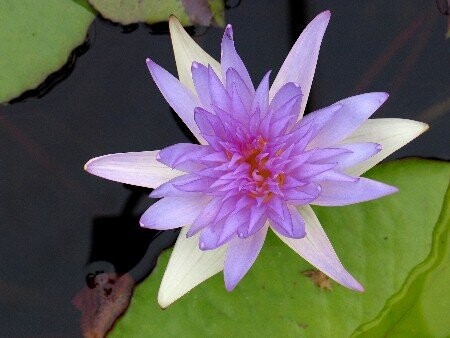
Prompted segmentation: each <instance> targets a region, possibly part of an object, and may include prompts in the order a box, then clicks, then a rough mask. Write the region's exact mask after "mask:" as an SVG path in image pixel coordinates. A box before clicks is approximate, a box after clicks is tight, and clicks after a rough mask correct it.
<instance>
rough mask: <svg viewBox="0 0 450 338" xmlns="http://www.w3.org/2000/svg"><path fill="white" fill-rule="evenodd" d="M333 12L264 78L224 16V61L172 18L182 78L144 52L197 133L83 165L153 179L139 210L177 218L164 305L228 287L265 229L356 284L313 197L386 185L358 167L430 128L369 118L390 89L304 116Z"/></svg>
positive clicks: (359, 193)
mask: <svg viewBox="0 0 450 338" xmlns="http://www.w3.org/2000/svg"><path fill="white" fill-rule="evenodd" d="M329 20H330V12H329V11H326V12H323V13H321V14H319V15H318V16H317V17H316V18H315V19H314V20H313V21H312V22H311V23H310V24H309V25H308V26H307V27H306V29H305V30H304V31H303V33H302V34H301V35H300V37H299V38H298V40H297V42H296V43H295V44H294V46H293V47H292V50H291V51H290V53H289V54H288V56H287V58H286V60H285V62H284V63H283V65H282V67H281V69H280V71H279V72H278V75H277V76H276V77H275V80H274V81H273V83H272V85H271V86H270V81H269V75H270V72H268V73H267V74H266V76H264V78H263V79H262V81H261V83H260V84H259V85H258V86H257V88H256V89H255V87H254V85H253V82H252V80H251V78H250V76H249V73H248V71H247V69H246V68H245V66H244V64H243V62H242V60H241V58H240V57H239V55H238V54H237V52H236V50H235V46H234V42H233V31H232V27H231V26H230V25H228V26H227V27H226V29H225V33H224V35H223V39H222V46H221V47H222V52H221V63H220V64H219V63H218V62H217V61H215V60H214V59H213V58H212V57H210V56H209V55H208V54H207V53H206V52H204V51H203V50H202V49H201V48H200V47H199V46H198V45H197V44H196V43H195V42H194V41H193V40H192V39H191V38H190V37H189V35H188V34H187V33H186V32H185V31H184V29H183V27H181V25H180V24H179V22H178V21H177V20H176V19H175V18H174V17H172V18H170V21H169V24H170V32H171V38H172V43H173V48H174V53H175V59H176V63H177V68H178V75H179V80H178V79H176V78H175V77H174V76H172V75H171V74H170V73H168V72H167V71H166V70H164V69H163V68H161V67H160V66H158V65H157V64H156V63H155V62H153V61H152V60H150V59H147V66H148V68H149V70H150V73H151V75H152V77H153V79H154V81H155V82H156V84H157V86H158V88H159V89H160V91H161V93H162V94H163V96H164V97H165V99H166V100H167V102H168V103H169V104H170V106H171V107H172V108H173V109H174V110H175V112H176V113H177V114H178V115H179V117H180V118H181V119H182V120H183V122H184V123H185V124H186V125H187V126H188V127H189V129H190V130H191V131H192V133H193V134H194V135H195V137H196V138H197V139H198V141H199V143H200V144H189V143H181V144H175V145H172V146H169V147H167V148H165V149H163V150H161V151H157V150H156V151H144V152H137V153H136V152H133V153H120V154H111V155H106V156H101V157H98V158H94V159H92V160H90V161H89V162H88V163H87V164H86V166H85V169H86V170H87V171H88V172H90V173H92V174H94V175H97V176H100V177H104V178H107V179H110V180H113V181H118V182H123V183H128V184H134V185H138V186H143V187H149V188H153V189H154V190H153V192H152V193H151V195H150V197H154V198H161V199H160V200H158V201H157V202H156V203H154V204H153V205H152V206H150V208H149V209H148V210H147V211H146V212H145V213H144V215H143V216H142V218H141V221H140V222H141V225H142V226H144V227H148V228H151V229H172V228H178V227H181V232H180V235H179V237H178V240H177V242H176V244H175V248H174V249H173V253H172V255H171V257H170V260H169V263H168V266H167V269H166V271H165V274H164V277H163V280H162V283H161V287H160V290H159V294H158V301H159V304H160V305H161V306H162V307H167V306H168V305H169V304H171V303H172V302H174V301H175V300H176V299H178V298H179V297H181V296H182V295H184V294H185V293H187V292H189V291H190V290H191V289H192V288H194V287H195V286H196V285H198V284H200V283H201V282H203V281H204V280H206V279H208V278H210V277H211V276H213V275H214V274H216V273H218V272H220V271H222V270H223V271H224V279H225V286H226V288H227V290H232V289H233V288H234V287H235V286H236V284H237V283H238V282H239V281H240V280H241V279H242V278H243V277H244V275H245V274H246V273H247V271H248V270H249V269H250V267H251V266H252V264H253V262H254V261H255V259H256V258H257V256H258V254H259V251H260V250H261V247H262V245H263V243H264V239H265V237H266V233H267V231H268V229H269V228H271V229H272V230H273V231H274V233H275V234H276V235H277V236H278V237H279V238H280V239H281V240H282V241H283V242H285V243H286V244H287V245H288V246H289V247H291V248H292V249H293V250H294V251H295V252H297V253H298V254H299V255H300V256H301V257H303V258H304V259H305V260H307V261H308V262H309V263H311V264H312V265H313V266H315V267H316V268H317V269H319V270H321V271H323V272H324V273H325V274H326V275H328V276H329V277H330V278H332V279H334V280H335V281H336V282H338V283H340V284H342V285H343V286H345V287H347V288H350V289H353V290H357V291H363V287H362V286H361V284H360V283H359V282H358V281H356V279H355V278H353V277H352V276H351V275H350V274H349V273H348V272H347V270H346V269H345V268H344V266H343V265H342V264H341V262H340V261H339V259H338V257H337V255H336V254H335V252H334V250H333V247H332V246H331V244H330V241H329V240H328V238H327V236H326V234H325V232H324V230H323V229H322V227H321V225H320V223H319V220H318V219H317V217H316V216H315V214H314V212H313V210H312V208H311V207H310V206H309V205H310V204H313V205H321V206H342V205H348V204H353V203H358V202H363V201H368V200H373V199H376V198H379V197H382V196H386V195H389V194H392V193H394V192H396V191H397V189H396V188H395V187H392V186H389V185H386V184H384V183H381V182H377V181H374V180H371V179H368V178H364V177H360V175H361V174H363V173H364V172H365V171H367V170H368V169H370V168H371V167H373V166H374V165H375V164H376V163H378V162H380V161H381V160H382V159H384V158H385V157H387V156H388V155H390V154H391V153H392V152H394V151H395V150H397V149H398V148H400V147H402V146H403V145H405V144H406V143H408V142H409V141H411V140H412V139H414V138H415V137H417V136H418V135H420V134H421V133H422V132H424V131H425V130H426V129H427V127H428V126H427V125H426V124H424V123H420V122H416V121H411V120H404V119H391V118H389V119H369V117H370V116H371V115H372V114H373V113H374V112H375V111H376V110H377V109H378V108H379V107H380V106H381V105H382V104H383V102H385V100H386V99H387V97H388V95H387V94H386V93H367V94H361V95H357V96H353V97H349V98H346V99H343V100H341V101H339V102H337V103H335V104H333V105H331V106H329V107H326V108H323V109H320V110H317V111H315V112H312V113H310V114H308V115H306V116H305V117H303V112H304V110H305V106H306V102H307V99H308V95H309V92H310V89H311V84H312V80H313V76H314V71H315V68H316V63H317V58H318V54H319V49H320V45H321V42H322V38H323V35H324V33H325V29H326V27H327V25H328V22H329Z"/></svg>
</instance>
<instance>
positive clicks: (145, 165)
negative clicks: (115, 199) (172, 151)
mask: <svg viewBox="0 0 450 338" xmlns="http://www.w3.org/2000/svg"><path fill="white" fill-rule="evenodd" d="M157 154H158V150H155V151H143V152H134V153H118V154H110V155H104V156H100V157H96V158H93V159H91V160H89V162H87V163H86V164H85V165H84V170H86V171H87V172H89V173H91V174H93V175H96V176H99V177H103V178H106V179H108V180H111V181H116V182H121V183H126V184H132V185H137V186H140V187H146V188H157V187H158V186H160V185H161V184H163V183H165V182H168V181H169V180H171V179H172V178H175V177H178V176H180V175H182V174H183V172H181V171H178V170H174V169H171V168H169V167H167V166H165V165H164V164H162V163H160V162H159V161H157V160H156V156H157Z"/></svg>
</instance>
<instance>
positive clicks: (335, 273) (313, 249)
mask: <svg viewBox="0 0 450 338" xmlns="http://www.w3.org/2000/svg"><path fill="white" fill-rule="evenodd" d="M298 210H299V211H300V213H301V215H302V216H303V219H304V220H305V224H306V237H304V238H301V239H293V238H288V237H284V236H282V235H279V234H277V233H276V234H277V235H278V237H280V239H281V240H282V241H283V242H284V243H286V244H287V245H288V246H289V247H290V248H291V249H292V250H294V251H295V252H296V253H298V254H299V255H300V256H301V257H303V258H304V259H305V260H307V261H308V262H309V263H310V264H312V265H313V266H315V267H316V268H317V269H319V270H320V271H322V272H323V273H325V274H326V275H327V276H329V277H330V278H332V279H334V280H335V281H336V282H338V283H339V284H342V285H344V286H345V287H347V288H350V289H353V290H356V291H361V292H362V291H364V288H363V287H362V285H361V284H359V283H358V281H356V280H355V279H354V278H353V277H352V276H351V275H350V274H349V273H348V272H347V270H345V268H344V267H343V266H342V264H341V262H340V261H339V258H338V257H337V256H336V253H335V252H334V249H333V247H332V246H331V243H330V241H329V240H328V237H327V235H326V234H325V232H324V231H323V229H322V226H321V225H320V222H319V220H318V219H317V217H316V215H315V214H314V211H313V210H312V209H311V207H309V206H304V207H300V208H298Z"/></svg>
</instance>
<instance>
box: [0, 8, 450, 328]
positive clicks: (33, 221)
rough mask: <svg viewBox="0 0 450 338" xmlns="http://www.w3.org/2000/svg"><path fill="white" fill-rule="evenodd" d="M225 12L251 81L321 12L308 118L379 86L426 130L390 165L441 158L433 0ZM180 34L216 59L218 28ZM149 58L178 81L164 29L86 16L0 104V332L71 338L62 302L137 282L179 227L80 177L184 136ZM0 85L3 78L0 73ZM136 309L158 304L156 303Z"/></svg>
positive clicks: (448, 45)
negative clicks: (51, 64) (65, 55)
mask: <svg viewBox="0 0 450 338" xmlns="http://www.w3.org/2000/svg"><path fill="white" fill-rule="evenodd" d="M65 1H70V0H65ZM444 3H445V1H444ZM438 4H440V5H441V9H442V1H438ZM229 5H230V8H227V10H226V12H225V21H226V22H227V23H231V24H232V25H233V29H234V37H235V42H236V46H237V50H238V52H239V53H240V55H241V57H242V59H243V60H244V62H245V64H246V66H247V68H248V69H249V72H250V74H251V76H252V78H253V79H254V82H255V83H259V81H260V80H261V79H262V77H263V76H264V74H265V73H266V72H267V70H270V69H272V70H273V74H276V73H277V71H278V69H279V68H280V66H281V64H282V62H283V61H284V58H285V57H286V55H287V53H288V52H289V50H290V48H291V46H292V45H293V43H294V42H295V40H296V38H297V37H298V35H299V34H300V33H301V31H302V30H303V28H304V27H305V26H306V24H307V23H308V22H310V21H311V20H312V19H313V18H314V17H315V16H316V15H317V14H318V13H320V12H322V11H324V10H327V9H329V10H331V13H332V17H331V22H330V24H329V26H328V29H327V32H326V34H325V38H324V40H323V43H322V48H321V50H320V56H319V61H318V64H317V70H316V73H315V77H314V83H313V86H312V90H311V95H310V98H309V101H308V105H307V109H306V112H311V111H313V110H316V109H319V108H321V107H325V106H328V105H330V104H332V103H334V102H336V101H338V100H340V99H342V98H345V97H349V96H353V95H356V94H360V93H364V92H372V91H383V92H388V93H389V94H390V97H389V100H388V101H387V102H386V103H385V104H384V105H383V106H382V108H381V109H379V110H378V111H377V112H376V114H375V117H377V118H384V117H397V118H405V119H412V120H418V121H422V122H425V123H428V124H429V125H430V126H431V128H430V130H429V131H428V132H427V133H425V134H424V135H422V136H421V137H420V138H418V139H416V140H414V141H412V142H411V143H409V144H408V145H406V146H405V147H403V148H402V149H400V150H399V151H397V152H396V153H395V154H394V155H392V156H390V157H389V159H395V158H404V157H410V156H415V157H423V158H436V159H441V160H448V159H449V157H450V138H449V133H448V130H449V123H450V115H449V112H450V77H449V71H448V70H449V69H450V54H449V53H450V39H446V37H445V35H446V32H447V24H448V23H447V20H448V16H445V15H443V13H442V11H440V10H439V8H438V6H437V5H436V3H435V2H433V1H425V0H414V1H388V0H377V1H358V2H356V1H353V2H349V1H347V2H345V3H344V2H342V1H338V0H327V1H325V0H317V1H295V0H284V1H277V2H275V1H269V0H261V1H248V0H242V1H240V2H239V1H234V2H232V1H230V2H229ZM44 20H45V18H44ZM188 31H189V33H191V34H193V37H194V39H195V41H196V42H197V43H198V44H200V45H201V46H202V47H203V48H204V49H205V50H206V51H208V52H209V53H210V54H211V55H212V56H214V57H216V58H219V55H220V40H221V38H222V34H223V28H222V27H216V26H212V27H208V28H205V27H198V26H196V27H191V28H190V29H189V30H188ZM3 43H4V42H3V41H0V44H3ZM147 57H151V58H152V59H153V60H154V61H155V62H157V63H158V64H160V65H161V66H162V67H164V68H165V69H167V70H168V71H169V72H171V73H172V74H176V66H175V62H174V58H173V52H172V45H171V42H170V37H169V35H168V27H167V24H164V23H163V24H157V25H146V24H137V25H129V26H122V25H118V24H113V23H111V22H110V21H108V20H106V19H103V18H101V17H100V16H97V17H96V18H95V20H94V21H93V23H92V24H91V26H90V28H89V30H88V32H87V37H86V40H85V42H84V43H83V44H82V46H80V47H78V48H77V49H76V50H75V51H74V52H73V53H72V54H71V57H70V60H71V61H70V62H69V63H67V64H66V66H64V67H63V68H62V69H61V70H60V71H58V72H57V73H56V74H53V75H52V76H50V77H49V78H47V80H46V81H45V83H44V84H43V85H41V86H39V87H38V88H37V89H35V90H30V91H27V92H25V93H24V94H22V95H20V96H19V97H18V98H15V99H13V100H12V101H11V102H9V104H7V105H2V106H0V144H1V147H2V154H3V160H2V161H1V162H0V172H1V173H2V174H1V180H0V189H1V193H0V212H1V224H2V226H1V228H2V235H1V237H0V247H1V248H2V249H1V250H2V255H0V266H1V271H2V273H1V277H0V285H1V291H0V297H1V298H0V322H1V324H0V327H1V331H2V335H3V336H5V337H59V336H66V337H71V336H74V337H77V336H81V335H82V328H81V327H80V325H81V324H80V323H81V313H80V311H79V310H78V309H77V308H76V307H75V306H74V304H73V299H74V297H75V296H76V295H77V294H80V292H82V290H84V289H86V288H88V289H89V288H91V289H92V288H94V287H95V283H96V282H95V276H96V274H98V273H100V272H111V273H112V272H116V273H118V274H125V273H128V274H129V275H130V276H131V277H132V279H133V280H134V281H135V282H136V283H137V282H140V281H141V280H143V279H144V278H145V277H146V276H148V274H150V272H151V271H152V269H153V267H154V266H155V264H156V258H157V257H158V255H159V254H160V253H161V251H162V250H163V249H165V248H168V247H170V246H172V245H173V243H174V241H175V240H176V238H177V235H178V231H177V230H168V231H166V232H160V231H156V230H148V229H144V228H141V227H140V226H139V218H140V215H141V214H142V213H143V212H144V211H145V209H146V208H147V207H148V206H149V205H150V204H151V203H152V202H151V200H150V199H148V198H147V194H148V193H149V192H150V190H149V189H144V188H138V187H133V186H128V185H122V184H118V183H114V182H111V181H108V180H102V179H99V178H97V177H95V176H92V175H89V174H88V173H86V172H85V171H84V170H83V165H84V164H85V162H86V161H87V160H89V159H90V158H93V157H96V156H100V155H104V154H110V153H118V152H127V151H144V150H152V149H162V148H164V147H167V146H169V145H172V144H175V143H180V142H194V141H195V139H194V138H193V136H192V135H190V134H189V132H188V130H187V128H186V127H185V126H184V125H183V123H182V122H181V120H180V119H179V118H178V117H177V116H176V114H174V112H173V111H171V110H170V108H169V106H168V105H167V103H166V101H165V100H164V98H163V97H162V95H161V93H160V92H159V90H158V88H157V87H156V85H155V83H154V82H153V80H152V78H151V76H150V75H149V73H148V70H147V67H146V65H145V60H146V58H147ZM272 76H273V77H274V76H275V75H272ZM0 81H6V80H5V79H2V78H1V74H0ZM405 254H406V253H405ZM417 263H419V262H417ZM147 301H148V302H149V303H156V295H148V299H147ZM149 335H151V333H150V332H149Z"/></svg>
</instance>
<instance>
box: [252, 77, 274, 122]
mask: <svg viewBox="0 0 450 338" xmlns="http://www.w3.org/2000/svg"><path fill="white" fill-rule="evenodd" d="M269 77H270V71H269V72H267V73H266V75H265V76H264V78H263V79H262V80H261V83H260V84H259V86H258V89H256V93H255V97H254V98H253V102H252V107H251V109H250V111H251V113H254V112H256V111H257V110H258V109H259V113H260V115H261V116H264V115H266V114H267V111H268V109H269Z"/></svg>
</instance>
